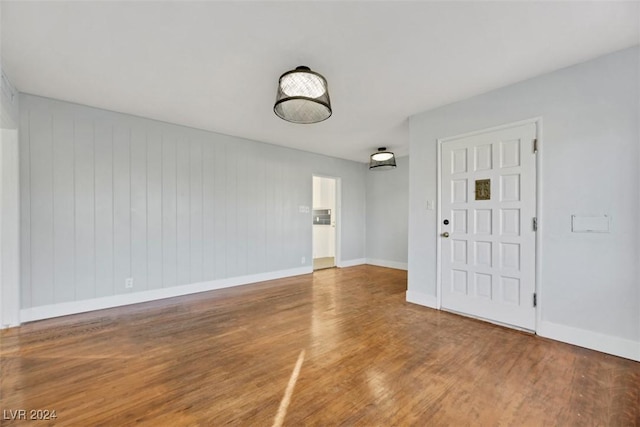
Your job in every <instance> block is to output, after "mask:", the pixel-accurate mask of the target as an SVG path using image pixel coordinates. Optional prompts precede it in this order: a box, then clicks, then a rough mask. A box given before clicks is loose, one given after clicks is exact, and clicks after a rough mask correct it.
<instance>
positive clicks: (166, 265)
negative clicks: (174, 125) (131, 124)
mask: <svg viewBox="0 0 640 427" xmlns="http://www.w3.org/2000/svg"><path fill="white" fill-rule="evenodd" d="M177 170H178V169H177V163H176V136H175V135H174V134H173V133H167V134H165V135H164V136H163V140H162V284H163V287H164V288H169V287H171V286H177V285H178V273H177V264H178V255H177V254H178V252H177V248H178V246H177V242H178V234H177V233H178V216H177V200H178V186H177Z"/></svg>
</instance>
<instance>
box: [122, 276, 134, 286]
mask: <svg viewBox="0 0 640 427" xmlns="http://www.w3.org/2000/svg"><path fill="white" fill-rule="evenodd" d="M124 287H125V288H126V289H131V288H133V277H127V278H126V279H124Z"/></svg>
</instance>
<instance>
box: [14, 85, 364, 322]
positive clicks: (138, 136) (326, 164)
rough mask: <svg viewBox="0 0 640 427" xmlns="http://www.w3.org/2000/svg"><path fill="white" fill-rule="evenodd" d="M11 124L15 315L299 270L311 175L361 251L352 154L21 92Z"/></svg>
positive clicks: (307, 251)
mask: <svg viewBox="0 0 640 427" xmlns="http://www.w3.org/2000/svg"><path fill="white" fill-rule="evenodd" d="M20 121H21V123H20V150H21V152H20V157H21V160H20V161H21V163H20V172H21V177H20V180H21V207H22V212H21V242H22V248H21V252H22V262H21V276H22V278H21V280H22V282H21V283H22V285H21V301H22V308H23V311H22V314H23V315H24V320H32V319H35V318H40V317H47V316H51V315H58V314H65V312H69V311H74V310H76V311H77V310H78V309H79V308H81V306H83V307H89V306H91V307H94V308H95V307H103V306H105V304H106V305H109V304H111V305H118V304H123V303H127V302H136V301H139V300H141V299H144V298H142V297H141V296H140V295H136V294H139V293H143V294H144V293H146V294H145V295H149V298H152V297H154V296H158V295H164V296H171V295H174V294H177V293H179V290H178V291H176V289H186V290H193V289H198V290H205V289H210V288H215V287H221V286H227V285H229V284H238V283H240V282H242V283H246V282H247V281H249V279H247V278H251V279H256V280H258V279H260V278H261V277H274V274H276V273H279V274H280V273H281V274H282V275H287V274H289V275H291V274H300V273H305V272H311V241H310V239H311V227H312V223H311V213H310V210H307V212H306V213H301V212H300V209H299V208H300V206H306V207H311V204H312V175H313V174H320V175H329V176H336V177H340V178H341V180H342V191H343V195H344V202H343V205H342V222H343V228H342V252H341V257H342V260H343V261H345V263H348V262H349V261H351V260H361V259H363V258H364V257H365V229H364V221H362V218H364V215H365V179H366V173H365V169H364V168H363V165H362V164H359V163H355V162H351V161H346V160H340V159H336V158H330V157H325V156H321V155H316V154H310V153H305V152H302V151H297V150H291V149H286V148H281V147H277V146H273V145H269V144H264V143H259V142H255V141H249V140H245V139H241V138H235V137H231V136H226V135H220V134H215V133H211V132H205V131H200V130H196V129H191V128H186V127H181V126H176V125H171V124H167V123H161V122H156V121H153V120H147V119H143V118H139V117H133V116H128V115H124V114H119V113H113V112H108V111H103V110H99V109H94V108H90V107H86V106H80V105H75V104H70V103H66V102H62V101H56V100H51V99H45V98H40V97H36V96H30V95H21V101H20ZM302 257H304V258H305V259H306V261H305V262H304V263H301V259H302ZM276 275H277V274H276ZM128 277H133V278H134V288H133V289H125V279H126V278H128ZM243 278H245V279H243ZM180 287H182V288H180ZM167 290H171V291H167ZM160 291H163V292H160ZM127 295H128V296H127ZM115 297H117V298H115ZM105 298H106V299H105ZM109 298H111V299H109ZM95 300H100V301H102V302H100V303H95V304H93V305H92V304H88V303H86V302H87V301H94V302H95ZM74 302H81V303H79V304H73V303H74Z"/></svg>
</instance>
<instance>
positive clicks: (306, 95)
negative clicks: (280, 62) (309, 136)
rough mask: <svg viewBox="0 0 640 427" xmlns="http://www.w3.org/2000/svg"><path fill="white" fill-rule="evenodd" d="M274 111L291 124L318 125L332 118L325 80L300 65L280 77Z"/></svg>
mask: <svg viewBox="0 0 640 427" xmlns="http://www.w3.org/2000/svg"><path fill="white" fill-rule="evenodd" d="M273 111H274V112H275V113H276V115H277V116H278V117H280V118H281V119H284V120H286V121H288V122H292V123H303V124H309V123H318V122H321V121H323V120H327V119H328V118H329V117H331V101H330V100H329V88H328V87H327V80H325V78H324V77H322V76H321V75H320V74H318V73H316V72H314V71H311V69H310V68H309V67H305V66H300V67H297V68H296V69H295V70H291V71H287V72H286V73H284V74H283V75H282V76H280V81H279V83H278V95H277V96H276V103H275V105H274V106H273Z"/></svg>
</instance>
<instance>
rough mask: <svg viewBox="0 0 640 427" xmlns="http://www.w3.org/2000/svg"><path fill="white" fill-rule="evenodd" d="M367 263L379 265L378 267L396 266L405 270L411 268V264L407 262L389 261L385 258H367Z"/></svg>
mask: <svg viewBox="0 0 640 427" xmlns="http://www.w3.org/2000/svg"><path fill="white" fill-rule="evenodd" d="M367 264H369V265H377V266H378V267H387V268H395V269H397V270H405V271H406V270H408V269H409V264H407V263H406V262H398V261H387V260H384V259H373V258H367Z"/></svg>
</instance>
